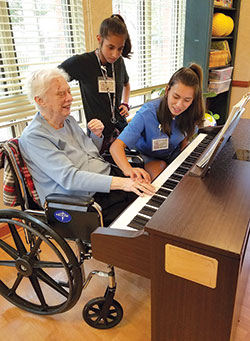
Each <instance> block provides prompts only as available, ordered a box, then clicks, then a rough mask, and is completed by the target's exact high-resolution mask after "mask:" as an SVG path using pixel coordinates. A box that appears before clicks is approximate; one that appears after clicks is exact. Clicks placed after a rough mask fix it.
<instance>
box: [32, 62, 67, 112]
mask: <svg viewBox="0 0 250 341" xmlns="http://www.w3.org/2000/svg"><path fill="white" fill-rule="evenodd" d="M58 77H63V78H64V79H65V80H66V81H67V82H68V81H69V75H68V74H67V73H66V72H65V71H64V70H62V69H58V68H57V67H53V68H43V69H38V70H34V71H32V72H31V73H30V75H29V76H28V77H27V80H26V92H27V95H28V98H29V100H30V102H31V103H34V104H35V105H36V107H37V108H38V109H39V106H38V105H37V103H36V101H35V97H40V98H41V97H43V96H44V95H45V93H46V92H47V90H48V89H49V86H50V83H51V81H52V80H53V79H55V78H58Z"/></svg>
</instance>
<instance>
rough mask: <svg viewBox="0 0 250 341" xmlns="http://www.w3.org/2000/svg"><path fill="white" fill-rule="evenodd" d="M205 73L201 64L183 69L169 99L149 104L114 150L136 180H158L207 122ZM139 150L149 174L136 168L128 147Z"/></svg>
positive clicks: (170, 85)
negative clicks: (131, 160) (204, 100)
mask: <svg viewBox="0 0 250 341" xmlns="http://www.w3.org/2000/svg"><path fill="white" fill-rule="evenodd" d="M202 78H203V74H202V69H201V67H200V66H199V65H197V64H191V65H190V67H182V68H181V69H179V70H178V71H176V72H175V73H174V74H173V76H172V77H171V78H170V80H169V83H168V85H167V88H166V92H165V95H164V96H163V97H162V98H160V99H157V100H153V101H151V102H148V103H145V104H144V105H143V106H142V107H141V109H140V110H139V111H138V112H137V113H136V115H135V117H134V118H133V119H132V121H131V122H130V123H129V125H128V126H127V127H126V128H125V129H124V131H123V132H122V133H121V134H120V135H119V137H118V139H117V140H116V141H115V142H113V144H112V145H111V147H110V152H111V155H112V157H113V159H114V161H115V162H116V164H117V165H118V167H119V168H120V169H121V170H122V171H123V173H124V175H126V176H130V177H132V178H136V177H139V178H144V179H148V174H147V172H148V173H149V174H150V176H151V179H153V178H154V177H155V176H157V175H158V174H159V173H160V172H161V171H162V170H163V169H164V168H165V167H166V166H167V165H168V164H169V163H171V162H172V161H173V160H174V158H176V157H177V156H178V154H179V153H180V152H181V151H182V150H183V149H184V148H185V147H186V145H187V144H188V141H189V138H190V137H191V136H192V135H193V134H194V132H195V129H196V127H197V126H200V125H201V124H202V122H203V116H204V107H203V97H202ZM126 146H128V147H129V148H135V149H137V150H138V151H139V152H140V153H141V154H142V156H143V158H144V162H145V170H146V171H147V172H145V170H143V169H141V168H132V167H131V166H130V164H129V162H128V161H127V158H126V156H125V151H124V149H125V147H126Z"/></svg>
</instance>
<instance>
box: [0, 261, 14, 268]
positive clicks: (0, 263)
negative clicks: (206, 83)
mask: <svg viewBox="0 0 250 341" xmlns="http://www.w3.org/2000/svg"><path fill="white" fill-rule="evenodd" d="M0 266H11V267H12V268H13V267H16V262H14V261H13V260H0Z"/></svg>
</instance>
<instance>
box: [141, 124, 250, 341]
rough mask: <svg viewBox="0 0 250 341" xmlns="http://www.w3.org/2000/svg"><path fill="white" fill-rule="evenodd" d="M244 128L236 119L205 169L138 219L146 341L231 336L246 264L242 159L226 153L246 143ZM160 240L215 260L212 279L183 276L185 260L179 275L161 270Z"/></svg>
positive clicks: (249, 203)
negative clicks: (146, 287) (144, 219)
mask: <svg viewBox="0 0 250 341" xmlns="http://www.w3.org/2000/svg"><path fill="white" fill-rule="evenodd" d="M249 129H250V121H249V120H244V119H241V120H240V122H239V124H238V126H237V127H236V128H235V131H234V133H233V134H232V137H231V138H230V139H229V140H228V142H227V143H226V144H225V146H224V147H223V149H222V150H221V152H220V153H219V154H218V156H217V157H216V159H215V160H214V163H213V165H212V168H211V170H210V172H209V173H208V174H207V175H206V177H205V178H203V179H201V178H195V177H191V176H187V177H185V178H184V179H183V180H182V181H181V183H180V184H179V185H178V186H177V187H176V189H175V191H174V193H172V194H171V195H170V196H169V197H168V199H167V200H166V202H164V203H163V205H162V206H161V208H160V209H159V211H158V212H157V214H155V215H154V216H153V217H152V219H151V220H150V221H149V223H148V224H147V226H146V227H145V231H147V232H148V233H149V236H150V245H151V265H152V266H151V318H152V321H151V324H152V341H161V340H162V341H201V340H202V341H229V340H231V341H232V340H233V339H234V331H235V327H236V326H237V321H238V317H239V312H240V306H241V303H242V297H243V293H244V289H245V287H246V278H247V276H246V274H249V271H250V266H249V258H250V257H247V256H246V255H247V254H249V249H250V247H249V218H250V162H249V161H241V160H237V159H235V158H234V155H235V152H236V150H238V149H242V150H249V149H250V136H249ZM166 244H169V245H174V246H175V247H178V248H180V249H181V250H183V252H186V250H188V251H192V252H194V254H195V255H196V256H198V257H199V255H200V256H201V257H203V256H205V257H209V259H211V260H215V261H216V262H218V269H217V280H216V287H215V288H211V287H208V286H207V285H203V284H200V283H199V282H194V281H192V280H190V279H187V278H186V277H187V276H186V274H187V275H189V270H190V267H189V268H188V267H187V271H186V273H185V272H184V274H183V272H182V273H181V276H180V275H178V273H177V274H173V273H170V272H167V271H166V270H165V266H166V250H165V247H166ZM193 264H194V267H195V266H196V262H194V263H193ZM184 268H185V266H184ZM192 270H193V269H192ZM198 270H199V269H198ZM191 272H192V271H191Z"/></svg>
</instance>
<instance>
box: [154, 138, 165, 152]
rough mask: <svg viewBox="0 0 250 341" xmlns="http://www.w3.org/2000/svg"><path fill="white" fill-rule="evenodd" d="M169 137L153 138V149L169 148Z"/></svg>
mask: <svg viewBox="0 0 250 341" xmlns="http://www.w3.org/2000/svg"><path fill="white" fill-rule="evenodd" d="M168 145H169V138H168V137H166V138H164V139H154V140H152V151H153V152H154V151H157V150H163V149H168Z"/></svg>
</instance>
